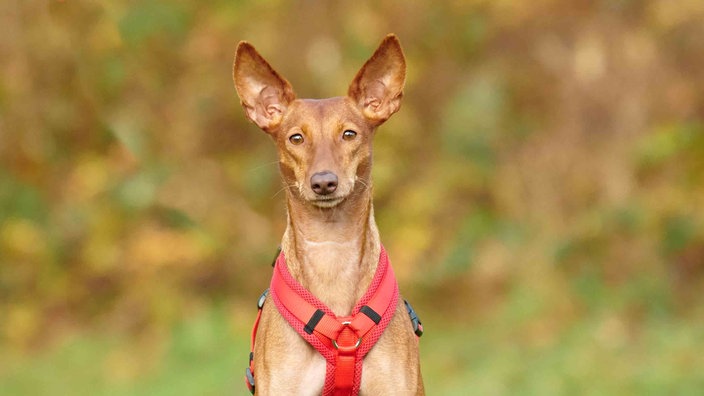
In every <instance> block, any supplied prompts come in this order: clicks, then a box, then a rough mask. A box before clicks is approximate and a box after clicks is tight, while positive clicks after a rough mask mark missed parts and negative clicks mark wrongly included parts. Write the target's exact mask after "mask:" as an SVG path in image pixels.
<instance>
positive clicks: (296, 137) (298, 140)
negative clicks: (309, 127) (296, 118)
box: [288, 133, 303, 146]
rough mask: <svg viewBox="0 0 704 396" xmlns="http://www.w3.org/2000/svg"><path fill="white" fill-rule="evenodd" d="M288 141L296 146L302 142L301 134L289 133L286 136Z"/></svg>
mask: <svg viewBox="0 0 704 396" xmlns="http://www.w3.org/2000/svg"><path fill="white" fill-rule="evenodd" d="M288 141H289V142H291V143H292V144H295V145H296V146H298V145H299V144H301V143H303V135H301V134H300V133H297V134H295V135H291V136H289V137H288Z"/></svg>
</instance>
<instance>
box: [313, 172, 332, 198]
mask: <svg viewBox="0 0 704 396" xmlns="http://www.w3.org/2000/svg"><path fill="white" fill-rule="evenodd" d="M310 188H312V189H313V192H315V193H316V194H319V195H328V194H332V193H333V192H334V191H335V190H337V175H336V174H334V173H332V172H330V171H323V172H318V173H316V174H314V175H313V176H311V178H310Z"/></svg>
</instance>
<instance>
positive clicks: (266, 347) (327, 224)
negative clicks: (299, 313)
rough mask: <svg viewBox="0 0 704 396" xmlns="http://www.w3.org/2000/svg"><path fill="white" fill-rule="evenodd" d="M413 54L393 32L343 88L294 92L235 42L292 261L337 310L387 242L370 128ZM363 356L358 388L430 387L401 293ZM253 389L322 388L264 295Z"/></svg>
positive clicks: (240, 80)
mask: <svg viewBox="0 0 704 396" xmlns="http://www.w3.org/2000/svg"><path fill="white" fill-rule="evenodd" d="M405 74H406V63H405V59H404V56H403V52H402V50H401V45H400V43H399V41H398V39H397V38H396V36H394V35H388V36H387V37H386V38H385V39H384V40H383V41H382V43H381V44H380V46H379V48H378V49H377V50H376V52H375V53H374V55H373V56H372V57H371V58H370V59H369V60H368V61H367V62H366V63H365V64H364V66H363V67H362V68H361V70H359V72H358V73H357V75H356V76H355V78H354V80H353V81H352V83H351V84H350V87H349V90H348V94H347V96H345V97H334V98H328V99H320V100H313V99H296V96H295V94H294V92H293V89H292V88H291V85H290V84H289V83H288V81H286V80H285V79H284V78H282V77H281V76H280V75H279V74H278V73H277V72H276V71H274V69H273V68H272V67H271V66H270V65H269V64H268V63H267V62H266V61H265V60H264V58H262V57H261V55H259V53H257V51H256V50H255V49H254V47H253V46H252V45H250V44H249V43H246V42H240V44H239V46H238V47H237V54H236V56H235V63H234V68H233V77H234V81H235V88H236V89H237V92H238V94H239V97H240V99H241V102H242V106H243V107H244V109H245V112H246V115H247V117H248V118H249V119H250V120H252V121H253V122H254V123H255V124H257V126H259V127H260V128H261V129H263V130H264V131H265V132H266V133H267V134H269V135H270V136H271V137H272V138H273V139H274V141H275V142H276V146H277V149H278V157H279V166H280V170H281V175H282V177H283V181H284V183H285V186H286V201H287V207H288V225H287V228H286V231H285V233H284V236H283V240H282V242H281V247H282V251H283V253H284V255H285V257H286V264H287V266H288V271H289V272H290V274H291V275H292V276H293V278H295V279H296V280H297V281H298V282H299V283H300V284H301V285H302V286H304V287H305V288H306V289H308V290H309V291H310V292H311V293H312V294H313V295H315V296H316V297H317V298H318V299H319V300H320V301H322V302H323V303H324V304H325V305H327V306H328V307H329V308H330V309H331V310H332V311H333V312H334V313H335V315H338V316H340V317H343V316H348V315H350V313H351V310H352V308H353V307H354V305H355V303H356V302H357V301H358V300H359V299H360V298H361V297H362V295H363V294H364V293H365V291H366V290H367V288H368V287H369V285H370V282H371V280H372V277H373V276H374V273H375V270H376V268H377V265H378V262H379V256H380V251H381V245H380V240H379V232H378V229H377V226H376V223H375V221H374V210H373V206H372V191H371V166H372V138H373V137H374V133H375V130H376V128H377V127H378V126H379V125H381V124H382V123H383V122H384V121H386V120H387V119H388V118H389V117H390V116H391V115H392V114H393V113H395V112H396V111H397V110H398V109H399V107H400V104H401V96H402V92H403V91H402V90H403V85H404V82H405ZM398 301H399V303H398V306H397V308H396V311H395V313H394V314H393V318H392V319H391V322H390V323H389V325H388V327H387V328H386V330H385V331H384V333H383V334H382V336H381V338H380V339H379V340H378V342H377V343H376V345H375V346H374V347H373V348H372V349H371V351H370V352H369V353H368V354H367V355H366V357H365V358H364V362H363V370H362V377H361V388H360V394H362V395H375V396H376V395H423V394H424V390H423V381H422V378H421V373H420V363H419V357H418V341H417V338H416V336H415V334H414V331H413V327H412V326H411V324H410V322H409V317H408V313H407V312H406V309H405V307H404V304H403V300H402V299H399V300H398ZM254 371H255V372H256V391H257V393H258V394H262V395H277V396H278V395H319V394H321V390H322V388H323V381H324V379H325V374H326V362H325V360H324V359H323V357H322V356H321V355H320V354H319V353H318V352H317V351H316V350H315V349H313V348H312V347H311V345H310V344H308V343H307V342H306V341H305V340H304V339H303V338H301V336H299V334H297V333H296V331H295V330H293V329H292V328H291V326H289V324H288V323H287V322H286V320H285V319H284V318H283V317H282V316H281V314H280V313H279V311H277V308H276V306H275V305H274V304H270V303H267V304H265V305H264V308H263V311H262V314H261V322H260V325H259V328H258V334H257V340H256V343H255V347H254Z"/></svg>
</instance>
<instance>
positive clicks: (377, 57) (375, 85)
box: [347, 34, 406, 125]
mask: <svg viewBox="0 0 704 396" xmlns="http://www.w3.org/2000/svg"><path fill="white" fill-rule="evenodd" d="M405 81H406V59H405V58H404V56H403V50H401V43H400V42H399V41H398V38H397V37H396V35H394V34H389V35H388V36H386V38H384V41H382V42H381V44H380V45H379V48H377V50H376V52H374V55H372V57H371V58H369V60H367V62H366V63H365V64H364V66H362V68H361V69H360V70H359V72H357V75H356V76H355V78H354V80H352V84H350V87H349V90H348V91H347V95H348V96H349V97H350V98H352V99H353V100H354V101H355V102H356V103H357V105H358V106H359V107H360V109H361V110H362V113H363V114H364V116H365V117H366V118H367V119H369V120H370V121H372V122H373V123H375V124H376V125H379V124H381V123H382V122H384V121H386V120H387V119H388V118H389V117H391V115H392V114H393V113H395V112H397V111H398V109H399V108H400V107H401V97H402V96H403V85H404V83H405Z"/></svg>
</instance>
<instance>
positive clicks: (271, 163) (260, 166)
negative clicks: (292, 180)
mask: <svg viewBox="0 0 704 396" xmlns="http://www.w3.org/2000/svg"><path fill="white" fill-rule="evenodd" d="M278 163H279V161H272V162H267V163H265V164H261V165H257V166H255V167H254V168H250V169H247V170H246V171H245V172H255V171H257V170H259V169H262V168H266V167H267V166H271V165H278Z"/></svg>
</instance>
